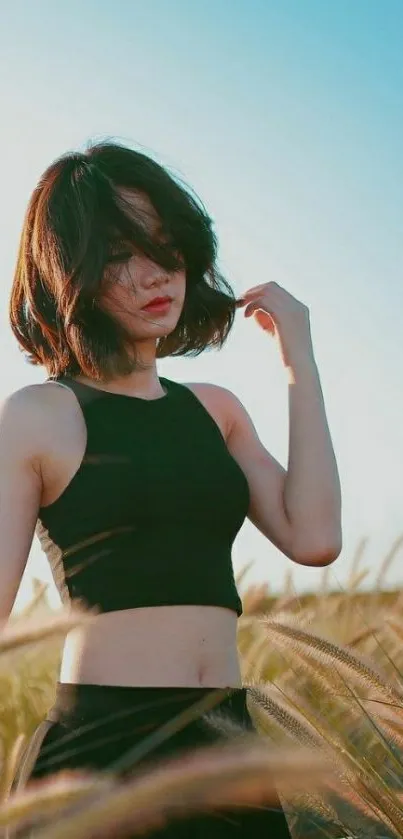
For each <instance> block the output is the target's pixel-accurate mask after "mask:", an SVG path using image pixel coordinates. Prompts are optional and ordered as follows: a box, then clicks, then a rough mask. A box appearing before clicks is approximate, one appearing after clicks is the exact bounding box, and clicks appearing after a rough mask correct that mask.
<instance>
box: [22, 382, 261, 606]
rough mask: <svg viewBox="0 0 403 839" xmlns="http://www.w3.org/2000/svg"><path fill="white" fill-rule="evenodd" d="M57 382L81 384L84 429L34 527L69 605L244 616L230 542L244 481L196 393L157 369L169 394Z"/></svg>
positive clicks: (240, 512)
mask: <svg viewBox="0 0 403 839" xmlns="http://www.w3.org/2000/svg"><path fill="white" fill-rule="evenodd" d="M51 381H56V382H59V383H60V384H64V386H67V387H68V388H70V389H71V390H72V391H73V392H74V394H75V396H76V398H77V400H78V402H79V405H80V407H81V410H82V413H83V416H84V420H85V424H86V429H87V443H86V449H85V453H84V457H83V460H82V462H81V465H80V467H79V469H78V471H77V472H76V473H75V475H74V476H73V478H72V480H71V481H70V483H69V484H68V486H67V487H66V488H65V489H64V491H63V492H62V493H61V495H60V496H59V497H58V498H57V499H56V500H55V501H54V502H53V503H51V504H48V505H46V506H44V507H41V508H40V510H39V514H38V521H37V526H36V533H37V536H38V538H39V541H40V544H41V547H42V549H43V551H44V552H45V554H46V555H47V558H48V561H49V564H50V567H51V571H52V575H53V579H54V581H55V585H56V587H57V589H58V592H59V595H60V598H61V600H62V603H63V604H69V603H71V601H73V600H75V601H80V602H81V603H82V604H83V605H87V606H88V607H94V606H95V607H97V609H96V611H98V612H99V611H100V612H111V611H116V610H121V609H133V608H136V607H145V606H165V605H180V604H198V605H209V606H223V607H226V608H228V609H231V610H233V611H235V612H236V613H237V614H238V615H241V614H242V602H241V599H240V597H239V594H238V592H237V588H236V584H235V580H234V573H233V567H232V558H231V549H232V544H233V541H234V539H235V537H236V535H237V533H238V531H239V530H240V528H241V525H242V524H243V522H244V520H245V517H246V514H247V510H248V506H249V488H248V483H247V480H246V477H245V475H244V473H243V471H242V470H241V468H240V466H239V465H238V464H237V462H236V461H235V459H234V458H233V457H232V455H231V454H230V453H229V451H228V449H227V445H226V443H225V440H224V438H223V436H222V434H221V431H220V429H219V428H218V425H217V424H216V422H215V421H214V419H213V418H212V417H211V415H210V414H209V412H208V411H207V409H206V408H204V406H203V405H202V403H201V402H200V400H199V399H198V398H197V397H196V396H195V394H194V393H193V392H192V391H191V390H190V388H188V387H186V385H181V384H179V383H177V382H173V381H170V380H169V379H165V378H161V377H160V382H161V383H162V384H163V386H164V388H165V390H166V391H167V393H166V395H165V396H163V397H160V398H158V399H155V400H146V399H143V398H139V397H133V396H126V395H122V394H115V393H110V392H108V391H102V390H98V389H96V388H94V387H92V386H90V385H84V384H82V383H81V382H77V381H75V380H74V379H71V378H69V377H68V376H60V377H58V378H56V379H53V380H51Z"/></svg>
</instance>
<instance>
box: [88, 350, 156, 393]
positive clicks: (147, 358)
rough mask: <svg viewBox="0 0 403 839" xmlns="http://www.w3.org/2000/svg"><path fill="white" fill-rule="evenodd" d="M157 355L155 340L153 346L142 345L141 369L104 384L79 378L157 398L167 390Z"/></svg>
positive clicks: (89, 382)
mask: <svg viewBox="0 0 403 839" xmlns="http://www.w3.org/2000/svg"><path fill="white" fill-rule="evenodd" d="M155 355H156V345H155V342H153V347H151V346H150V345H149V344H148V345H147V346H144V347H142V348H141V353H140V351H138V353H137V360H138V362H139V369H137V370H133V372H132V373H129V374H128V375H127V376H116V377H115V378H113V379H108V380H105V381H103V382H102V386H100V384H99V382H95V381H94V380H93V379H88V378H87V377H86V376H77V380H78V381H80V382H83V384H90V385H92V386H93V387H100V389H102V390H109V391H111V393H121V394H124V395H126V396H140V397H142V398H144V399H155V398H157V397H158V396H163V395H164V392H165V391H164V389H163V387H162V385H161V383H160V381H159V378H158V371H157V364H156V357H155Z"/></svg>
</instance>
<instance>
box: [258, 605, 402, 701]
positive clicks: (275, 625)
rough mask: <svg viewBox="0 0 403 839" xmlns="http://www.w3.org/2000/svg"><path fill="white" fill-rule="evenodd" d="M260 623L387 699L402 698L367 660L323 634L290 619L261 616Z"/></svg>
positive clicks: (396, 699) (277, 637)
mask: <svg viewBox="0 0 403 839" xmlns="http://www.w3.org/2000/svg"><path fill="white" fill-rule="evenodd" d="M259 620H260V621H261V623H262V624H263V625H264V626H265V628H266V630H268V631H269V633H270V636H271V638H273V636H274V637H275V638H276V639H277V640H278V641H279V642H280V644H281V643H282V644H284V645H285V646H291V647H294V648H295V647H296V648H298V649H301V647H302V648H303V649H306V650H307V651H309V654H310V655H311V656H312V657H313V658H315V659H316V660H318V661H319V660H322V661H324V660H327V661H328V662H329V664H331V665H332V666H333V667H337V668H339V670H340V671H342V670H344V671H345V672H346V671H347V673H348V674H349V675H350V676H351V678H352V679H353V680H354V681H355V682H359V683H360V684H363V685H365V686H366V687H370V688H372V689H373V690H375V691H377V692H378V693H379V694H380V696H381V697H383V698H384V699H385V700H387V701H388V702H390V701H392V702H397V703H399V704H401V703H402V702H403V693H402V692H400V691H398V690H397V689H395V688H394V687H392V686H391V685H390V684H388V682H387V681H385V679H384V678H382V677H381V675H380V674H379V673H377V672H376V670H375V669H374V668H373V667H370V666H369V664H367V663H366V662H364V661H363V660H362V659H361V658H359V657H358V656H357V655H353V654H352V653H351V652H350V651H349V650H347V649H346V648H344V647H341V646H339V645H337V644H334V643H333V642H331V641H328V640H327V639H326V638H322V637H321V636H319V635H314V634H313V633H308V632H305V631H304V630H302V629H299V628H298V627H297V626H296V625H293V624H292V623H291V622H289V623H288V624H287V623H284V622H281V623H280V621H279V620H273V619H271V618H260V619H259Z"/></svg>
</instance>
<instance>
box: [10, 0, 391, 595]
mask: <svg viewBox="0 0 403 839" xmlns="http://www.w3.org/2000/svg"><path fill="white" fill-rule="evenodd" d="M0 33H1V34H0V47H1V49H0V101H1V102H2V129H3V130H2V132H1V134H0V150H1V160H2V163H3V171H2V186H3V196H4V198H3V214H2V225H1V228H0V261H1V263H0V264H1V269H2V275H3V277H2V283H1V285H0V318H1V319H2V327H3V328H2V330H1V332H0V348H1V351H2V358H3V359H4V360H5V363H3V365H2V369H1V373H0V396H1V397H3V396H4V395H6V394H7V393H9V392H10V391H11V390H14V389H16V388H18V387H21V386H23V385H24V384H27V383H30V382H34V381H42V380H43V378H44V377H45V375H44V373H43V372H41V371H40V370H36V369H35V368H31V367H29V366H28V365H27V364H26V363H25V362H24V361H23V359H22V357H21V355H20V353H19V352H18V350H17V348H16V346H15V343H14V340H13V338H12V336H11V333H10V330H9V327H8V325H7V302H8V294H9V288H10V284H11V279H12V272H13V268H14V262H15V255H16V250H17V246H18V238H19V235H20V230H21V225H22V219H23V214H24V211H25V207H26V204H27V201H28V198H29V195H30V192H31V191H32V189H33V187H34V186H35V184H36V181H37V179H38V178H39V176H40V174H41V173H42V171H43V169H44V168H45V167H46V166H47V165H48V164H49V163H50V162H51V160H53V159H54V158H55V157H57V156H58V155H59V154H61V153H62V152H64V151H66V150H67V149H72V148H81V147H83V146H84V145H85V143H86V142H87V141H88V140H90V139H94V138H104V137H116V138H118V139H119V140H120V141H124V142H127V143H129V144H131V145H133V146H134V147H135V148H140V149H142V150H143V151H145V152H146V153H147V152H149V153H150V154H152V155H154V156H157V158H158V159H159V160H160V161H161V162H162V163H164V164H166V165H167V166H169V167H171V169H172V170H173V171H174V172H176V173H177V174H179V175H180V176H181V177H183V178H184V179H185V180H186V181H187V182H188V183H189V184H190V185H191V186H192V187H193V188H194V189H195V190H196V192H197V193H198V194H199V195H200V197H201V198H202V200H203V201H204V203H205V204H206V207H207V209H208V210H209V212H210V213H211V215H212V216H213V218H214V221H215V224H216V230H217V234H218V237H219V242H220V251H219V255H220V263H221V267H222V269H223V270H224V271H225V272H226V274H227V276H228V277H229V278H231V279H232V282H233V285H234V287H235V289H236V291H237V293H241V292H242V291H244V290H246V289H247V288H249V287H251V286H253V285H256V284H258V283H261V282H265V281H269V280H272V279H274V280H276V282H278V283H280V284H281V285H283V286H284V287H285V288H287V290H289V291H290V292H291V293H292V294H293V295H294V296H296V297H297V298H299V299H300V300H302V301H303V302H304V303H305V304H307V305H308V306H309V308H310V312H311V324H312V334H313V339H314V346H315V353H316V360H317V363H318V366H319V370H320V374H321V380H322V386H323V391H324V396H325V402H326V407H327V413H328V418H329V423H330V427H331V432H332V438H333V442H334V447H335V450H336V456H337V459H338V463H339V469H340V475H341V481H342V488H343V528H344V547H343V553H342V555H341V557H340V559H339V560H338V562H337V563H336V564H335V565H334V566H332V569H331V581H332V583H333V585H334V586H336V587H339V586H344V585H345V583H346V580H347V577H348V572H349V567H350V563H351V559H352V556H353V554H354V551H355V549H356V547H357V545H358V543H359V541H360V539H361V538H363V537H365V536H366V537H368V539H369V544H368V547H367V550H366V552H365V556H364V564H365V565H367V566H368V568H369V570H370V572H371V573H370V575H369V577H368V582H370V581H371V579H373V578H374V576H375V575H376V572H377V570H378V569H379V565H380V563H381V561H382V559H383V557H384V556H385V554H386V553H387V551H388V549H389V548H390V546H391V544H392V542H393V540H394V539H396V538H397V537H398V535H399V534H400V533H401V532H402V529H403V527H402V508H401V476H400V471H401V463H402V462H403V432H402V422H401V414H402V409H403V385H402V375H401V371H402V362H403V358H402V356H403V351H402V350H403V339H402V337H401V336H402V330H401V321H402V312H403V282H402V279H403V246H402V235H401V231H402V222H403V200H402V186H403V151H402V144H401V137H402V133H403V60H402V58H401V44H402V39H403V4H402V3H401V0H383V2H382V3H380V2H378V0H354V3H351V2H350V0H329V1H328V2H323V0H304V2H301V0H298V1H297V0H293V1H292V0H282V2H281V3H279V2H271V1H270V0H264V1H263V0H261V1H260V0H259V1H258V0H242V2H241V0H233V2H228V0H226V1H225V2H224V0H214V2H212V0H203V2H202V3H199V4H193V3H191V2H190V1H189V0H169V2H168V0H152V2H149V3H147V4H146V3H144V2H137V0H115V2H112V0H110V2H108V3H106V2H102V0H97V1H95V0H87V2H86V3H85V4H83V3H79V2H78V0H70V2H69V3H68V4H66V3H61V2H45V0H37V2H36V3H35V4H32V5H28V4H27V3H25V2H22V0H17V1H16V2H14V3H13V4H12V5H11V4H9V6H8V8H7V9H2V10H1V12H0ZM159 369H160V373H161V375H166V376H168V377H170V378H174V379H178V380H179V381H192V380H196V381H197V380H200V381H213V382H216V383H219V384H222V385H224V386H226V387H229V388H230V389H232V390H233V391H234V392H235V393H236V394H237V395H238V396H239V398H240V399H241V400H242V401H243V403H244V404H245V406H246V408H247V409H248V410H249V412H250V414H251V416H252V418H253V420H254V422H255V425H256V427H257V429H258V432H259V434H260V437H261V439H262V440H263V442H264V444H265V445H266V446H267V448H268V449H269V450H270V451H272V452H273V454H274V455H275V457H277V458H278V459H279V460H280V461H281V462H282V463H283V465H284V466H286V465H287V454H288V404H287V400H288V392H287V377H286V374H285V371H284V370H283V368H282V365H281V360H280V354H279V352H278V349H277V347H276V344H275V343H274V342H272V341H271V340H270V339H269V338H268V337H267V335H265V334H264V333H263V332H261V331H260V330H259V328H258V326H257V325H256V324H255V323H254V322H252V321H251V320H247V321H244V320H243V318H242V314H241V313H239V314H238V316H237V321H236V325H235V327H234V330H233V333H232V334H231V336H230V338H229V340H228V342H227V344H226V346H225V348H224V349H223V350H222V351H221V352H208V353H204V354H203V355H202V356H200V357H199V358H197V359H188V360H186V359H182V360H179V359H171V360H169V359H168V360H164V361H162V362H161V363H160V367H159ZM249 559H255V565H254V568H253V569H252V570H251V572H250V574H249V579H250V580H255V581H257V580H259V581H264V580H265V581H267V582H268V583H269V584H270V585H271V586H272V587H273V588H274V589H275V590H279V589H281V587H282V585H283V581H284V576H285V573H286V571H287V570H289V569H293V577H294V584H295V586H296V588H297V589H299V590H302V589H308V588H315V587H316V586H317V585H318V584H319V582H320V578H321V572H320V571H317V570H312V569H305V568H299V567H296V566H292V565H291V563H290V562H289V560H287V559H286V558H285V557H283V556H282V555H281V554H280V553H279V552H278V551H277V550H276V549H275V548H274V547H273V546H272V545H270V543H269V542H267V541H266V540H265V539H264V538H263V536H261V535H260V534H259V533H258V532H257V531H256V530H255V529H254V528H253V526H252V525H251V524H249V523H246V524H245V526H244V528H243V530H242V532H241V534H240V536H239V537H238V539H237V542H236V544H235V548H234V564H235V569H236V570H238V569H239V568H240V567H241V566H242V564H243V563H244V562H246V561H247V560H249ZM401 568H402V562H401V555H400V556H398V557H396V561H395V563H394V565H393V566H392V567H391V569H390V571H389V573H388V578H387V581H388V583H390V585H393V584H400V583H402V581H403V572H402V570H401ZM33 573H34V574H35V575H37V576H40V577H41V578H44V579H50V578H49V572H48V569H47V565H46V560H45V559H44V558H43V557H42V556H41V554H40V552H39V549H38V547H37V546H36V544H35V545H34V547H33V550H32V554H31V557H30V560H29V563H28V567H27V571H26V574H25V575H24V581H23V584H22V586H21V591H20V594H19V598H18V600H17V604H16V605H17V607H18V604H22V603H23V602H24V599H25V598H26V597H27V596H29V594H30V579H31V576H32V574H33ZM52 597H54V594H53V595H52ZM54 602H57V601H54Z"/></svg>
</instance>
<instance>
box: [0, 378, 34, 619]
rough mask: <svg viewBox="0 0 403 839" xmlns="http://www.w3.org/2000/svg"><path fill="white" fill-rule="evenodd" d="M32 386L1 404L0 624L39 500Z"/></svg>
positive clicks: (28, 544)
mask: <svg viewBox="0 0 403 839" xmlns="http://www.w3.org/2000/svg"><path fill="white" fill-rule="evenodd" d="M33 389H36V388H35V386H34V388H32V386H31V387H30V386H28V387H27V388H22V389H21V390H19V391H16V393H14V394H12V395H11V396H9V397H8V398H7V399H6V400H5V401H4V403H3V405H2V406H1V408H0V628H1V627H2V626H4V625H5V624H6V623H7V621H8V618H9V616H10V613H11V611H12V608H13V606H14V602H15V599H16V596H17V593H18V589H19V586H20V583H21V579H22V575H23V573H24V570H25V566H26V564H27V560H28V556H29V552H30V549H31V545H32V540H33V537H34V533H35V527H36V522H37V518H38V512H39V508H40V503H41V494H42V480H41V472H40V465H39V455H38V431H37V429H38V422H37V416H36V415H37V410H35V407H36V406H37V397H34V398H33ZM35 402H36V406H35Z"/></svg>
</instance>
